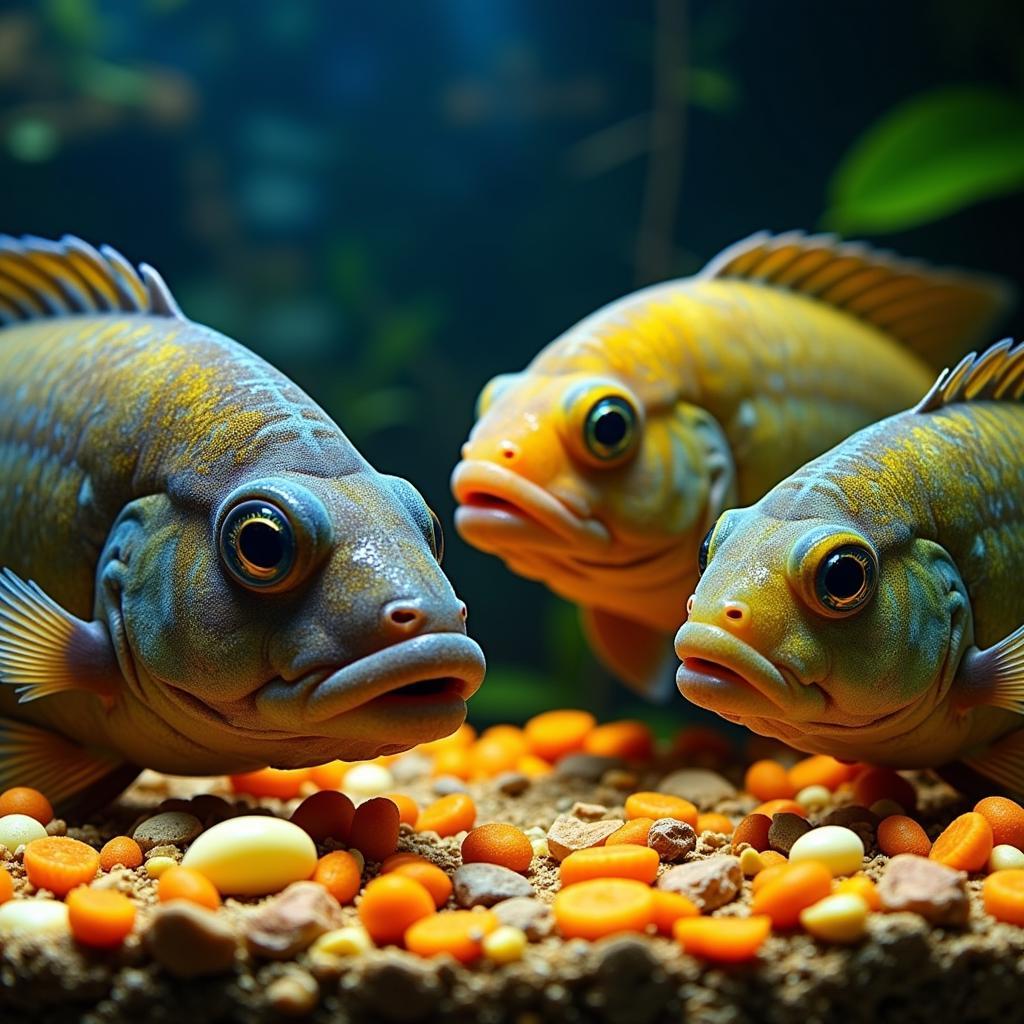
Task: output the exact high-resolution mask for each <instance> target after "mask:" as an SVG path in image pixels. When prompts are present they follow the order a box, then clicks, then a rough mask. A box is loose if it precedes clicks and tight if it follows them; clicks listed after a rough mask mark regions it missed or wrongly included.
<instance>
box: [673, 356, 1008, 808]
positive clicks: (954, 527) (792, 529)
mask: <svg viewBox="0 0 1024 1024" xmlns="http://www.w3.org/2000/svg"><path fill="white" fill-rule="evenodd" d="M1022 397H1024V345H1019V346H1017V347H1016V348H1011V343H1010V342H1008V341H1004V342H1001V343H1000V344H998V345H995V346H993V347H992V348H990V349H989V350H988V351H987V352H986V353H985V354H984V355H982V356H981V357H980V358H978V357H976V356H974V355H971V356H968V357H966V358H965V359H964V360H962V361H961V362H960V364H959V365H958V366H957V367H956V368H955V369H954V370H953V372H952V373H949V372H946V373H943V375H942V376H941V377H940V378H939V380H938V382H937V383H936V384H935V385H934V386H933V387H932V389H931V390H930V391H929V392H928V393H927V394H926V395H925V397H924V398H923V399H922V400H921V401H920V402H919V403H918V405H917V406H916V407H915V408H913V409H911V410H910V411H909V412H904V413H901V414H899V415H897V416H892V417H890V418H889V419H886V420H883V421H882V422H880V423H877V424H875V425H873V426H870V427H867V428H866V429H864V430H862V431H860V432H859V433H857V434H855V435H853V437H851V438H849V439H848V440H846V441H844V442H843V443H842V444H840V445H838V446H837V447H835V448H834V449H833V450H832V451H830V452H828V453H826V454H825V455H822V456H821V457H820V458H817V459H815V460H814V461H813V462H811V463H809V464H808V465H806V466H804V467H803V468H802V469H800V470H798V471H797V472H796V473H794V474H792V475H791V476H790V477H788V478H787V479H786V480H784V481H783V482H782V483H780V484H778V485H777V486H776V487H775V488H774V489H773V490H771V491H769V492H768V493H767V494H766V495H765V496H764V497H763V498H762V499H761V500H760V501H759V502H757V504H756V505H753V506H752V507H750V508H745V509H734V510H732V511H729V512H726V513H725V514H724V515H723V516H721V518H720V519H719V520H718V523H717V524H716V525H715V526H714V528H713V529H712V530H711V532H710V533H709V534H708V537H707V539H706V541H705V543H704V546H703V548H702V552H701V564H702V566H704V573H703V575H702V577H701V579H700V582H699V583H698V584H697V588H696V591H695V592H694V594H693V597H692V598H691V599H690V604H689V618H688V620H687V622H686V623H685V624H684V625H683V626H682V628H681V629H680V630H679V633H678V635H677V637H676V652H677V653H678V655H679V657H680V658H681V659H682V662H683V663H682V666H681V667H680V669H679V672H678V676H677V683H678V686H679V689H680V691H681V692H682V694H683V696H685V697H687V698H688V699H689V700H691V701H693V702H694V703H695V704H699V705H701V706H703V707H707V708H711V709H712V710H714V711H717V712H718V713H719V714H720V715H722V716H723V717H724V718H727V719H729V720H730V721H733V722H740V723H742V724H743V725H746V726H748V727H749V728H751V729H753V730H754V731H755V732H758V733H761V734H763V735H766V736H775V737H777V738H779V739H781V740H784V741H785V742H786V743H789V744H791V745H792V746H794V747H797V748H799V749H801V750H807V751H812V752H817V753H827V754H832V755H834V756H835V757H839V758H843V759H846V760H864V761H868V762H870V763H873V764H883V765H889V766H892V767H894V768H928V767H938V766H943V765H948V764H950V763H951V762H962V763H963V764H965V765H966V766H967V767H968V768H969V769H971V770H972V771H973V772H974V773H978V774H980V775H981V776H984V777H986V778H987V779H992V780H995V781H996V782H997V783H999V784H1000V785H1002V786H1004V787H1005V788H1007V789H1009V790H1012V791H1015V792H1017V793H1021V792H1024V729H1022V726H1024V718H1022V717H1021V716H1022V715H1024V626H1022V623H1024V587H1022V586H1021V580H1022V579H1024V402H1022V401H1021V398H1022Z"/></svg>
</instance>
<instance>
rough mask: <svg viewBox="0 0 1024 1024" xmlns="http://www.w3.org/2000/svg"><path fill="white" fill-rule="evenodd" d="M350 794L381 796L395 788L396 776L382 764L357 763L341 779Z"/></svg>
mask: <svg viewBox="0 0 1024 1024" xmlns="http://www.w3.org/2000/svg"><path fill="white" fill-rule="evenodd" d="M341 788H342V789H343V790H344V791H345V792H346V793H348V795H349V796H355V797H371V796H381V795H382V794H384V793H388V792H390V791H391V790H392V789H394V788H395V778H394V776H393V775H392V774H391V772H389V771H388V770H387V768H385V767H384V765H382V764H355V765H353V766H352V767H351V768H349V770H348V771H347V772H345V778H344V779H342V781H341Z"/></svg>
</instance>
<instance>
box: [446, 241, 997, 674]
mask: <svg viewBox="0 0 1024 1024" xmlns="http://www.w3.org/2000/svg"><path fill="white" fill-rule="evenodd" d="M1004 298H1005V293H1004V290H1003V289H1002V288H1001V287H1000V286H998V285H996V284H994V283H993V282H991V281H987V280H982V279H980V278H975V277H969V276H967V275H962V274H956V273H946V272H939V271H934V270H930V269H927V268H924V267H921V266H920V265H918V264H912V263H907V262H903V261H900V260H897V259H895V258H893V257H891V256H888V255H886V254H883V253H877V252H872V251H871V250H870V249H868V248H866V247H864V246H860V245H849V244H841V243H838V242H836V241H835V240H834V239H832V238H829V237H807V236H804V235H801V234H789V235H780V236H778V237H770V236H768V235H758V236H755V237H754V238H752V239H748V240H747V241H746V242H741V243H739V244H738V245H736V246H733V247H732V248H730V249H728V250H726V251H725V252H724V253H723V254H722V255H721V256H719V257H718V258H717V259H715V260H714V261H713V262H712V263H711V264H710V265H709V266H708V267H707V268H706V269H705V270H704V271H703V272H702V273H700V274H698V275H697V276H695V277H692V278H687V279H685V280H680V281H670V282H667V283H665V284H659V285H656V286H654V287H652V288H647V289H644V290H643V291H640V292H636V293H635V294H633V295H628V296H626V297H625V298H623V299H620V300H619V301H617V302H614V303H612V304H611V305H610V306H606V307H605V308H604V309H601V310H599V311H598V312H596V313H594V314H593V315H592V316H589V317H587V318H586V319H585V320H583V321H581V322H580V323H578V324H577V325H576V326H574V327H572V328H570V329H569V330H568V331H567V332H566V333H565V334H563V335H562V336H561V337H560V338H558V339H556V340H555V341H553V342H552V343H551V344H550V345H548V346H547V347H546V348H544V349H543V350H542V351H541V352H540V353H539V355H537V357H536V358H535V359H534V360H533V362H532V363H530V365H529V366H528V367H527V368H526V369H525V370H524V371H523V372H522V373H517V374H507V375H505V376H502V377H498V378H495V380H494V381H492V382H491V383H490V384H489V385H488V386H487V387H486V388H485V389H484V391H483V392H482V394H481V396H480V401H479V406H478V417H479V418H478V422H477V423H476V425H475V426H474V428H473V431H472V433H471V434H470V437H469V440H468V442H467V443H466V445H465V446H464V448H463V451H462V461H461V462H460V463H459V465H458V466H457V467H456V469H455V471H454V474H453V476H452V489H453V491H454V493H455V496H456V498H457V499H458V501H459V503H460V506H461V507H460V508H459V510H458V512H457V514H456V525H457V528H458V530H459V532H460V533H461V535H462V536H463V537H464V538H465V539H466V540H468V541H469V542H470V543H471V544H474V545H475V546H477V547H479V548H481V549H482V550H484V551H488V552H493V553H495V554H497V555H499V556H500V557H501V558H502V559H503V560H504V561H505V562H506V563H507V564H508V565H509V567H510V568H511V569H513V570H514V571H515V572H518V573H520V574H521V575H523V576H526V577H529V578H531V579H537V580H542V581H543V582H545V583H546V584H547V585H548V586H549V587H550V588H551V589H552V590H554V591H555V592H556V593H558V594H560V595H562V596H563V597H566V598H568V599H569V600H570V601H573V602H575V603H577V604H578V605H579V606H580V607H581V610H582V612H583V618H584V625H585V628H586V630H587V633H588V635H589V638H590V641H591V644H592V646H593V647H594V649H595V651H596V652H597V653H598V655H599V656H600V657H601V658H602V659H603V660H604V661H605V662H606V664H607V665H608V666H609V667H610V668H611V669H612V670H613V671H614V672H615V673H616V674H618V675H619V676H620V677H621V678H622V679H624V680H625V681H627V682H629V683H631V684H633V685H634V686H635V687H637V688H639V689H642V690H643V691H644V692H651V691H653V690H654V689H655V687H656V686H657V684H658V682H659V681H660V680H661V679H670V678H671V675H670V671H669V669H670V667H671V666H674V662H672V661H671V658H672V652H671V637H672V635H673V634H674V633H675V630H676V629H677V628H678V626H679V623H680V621H681V620H682V619H683V614H684V613H683V608H684V603H685V601H686V598H687V595H688V594H690V593H691V591H692V590H693V586H694V583H695V582H696V577H697V549H698V547H699V546H700V540H701V537H702V536H703V535H704V533H705V532H706V531H707V529H708V527H709V526H710V525H711V523H713V522H714V521H715V520H716V519H717V518H718V516H719V515H720V514H721V512H722V511H723V510H724V509H727V508H730V507H732V506H734V505H737V504H749V503H750V502H752V501H756V500H757V499H758V498H759V497H761V495H762V494H764V492H765V491H766V490H768V488H769V487H771V486H772V485H773V484H775V483H777V482H778V481H779V480H781V479H782V478H783V477H784V476H786V475H787V474H788V473H791V472H792V471H793V470H795V469H797V468H798V467H799V466H801V465H802V464H803V463H805V462H806V461H807V460H808V459H811V458H813V457H814V456H816V455H819V454H820V453H821V452H823V451H825V450H826V449H828V448H830V447H831V446H832V445H834V444H836V443H837V442H838V441H840V440H842V439H843V438H844V437H847V436H848V435H849V434H851V433H853V431H855V430H858V429H860V428H861V427H863V426H866V425H867V424H868V423H871V422H874V421H875V420H877V419H879V418H881V417H882V416H888V415H891V414H892V413H894V412H897V411H898V410H900V409H905V408H906V407H907V406H908V405H910V404H911V403H913V402H914V401H915V400H916V399H917V397H919V396H920V395H921V394H922V393H923V392H924V391H925V389H926V388H927V387H928V385H929V383H930V382H931V380H932V379H933V377H934V374H935V371H936V369H938V368H939V367H941V366H943V365H946V364H947V363H948V362H949V361H950V360H951V359H958V358H959V357H960V356H961V355H962V354H963V353H964V352H965V351H967V349H968V348H969V347H970V346H971V344H972V343H973V342H974V341H976V340H977V339H978V338H979V337H983V336H986V335H985V333H984V332H986V331H987V329H988V325H989V324H990V321H991V320H992V318H993V316H994V315H995V314H996V313H997V312H998V310H999V307H1000V306H1001V305H1002V303H1003V299H1004Z"/></svg>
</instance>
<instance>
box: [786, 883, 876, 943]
mask: <svg viewBox="0 0 1024 1024" xmlns="http://www.w3.org/2000/svg"><path fill="white" fill-rule="evenodd" d="M867 921H868V905H867V903H866V902H865V901H864V899H863V897H861V896H858V895H857V894H856V893H853V892H837V893H834V894H833V895H831V896H826V897H825V898H824V899H823V900H819V901H818V902H817V903H815V904H812V905H811V906H809V907H807V908H806V909H805V910H802V911H801V912H800V924H801V925H803V927H804V929H805V930H806V931H808V932H809V933H810V934H811V935H813V936H814V937H815V938H816V939H821V940H822V942H857V941H858V940H859V939H861V938H863V936H864V933H865V931H866V930H867Z"/></svg>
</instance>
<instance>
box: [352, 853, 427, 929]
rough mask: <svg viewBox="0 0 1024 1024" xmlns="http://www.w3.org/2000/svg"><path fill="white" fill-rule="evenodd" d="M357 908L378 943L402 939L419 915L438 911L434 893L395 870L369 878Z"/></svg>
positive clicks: (360, 917) (360, 918) (364, 925)
mask: <svg viewBox="0 0 1024 1024" xmlns="http://www.w3.org/2000/svg"><path fill="white" fill-rule="evenodd" d="M356 909H357V911H358V914H359V920H360V921H362V923H363V927H364V928H365V929H366V930H367V932H369V934H370V938H372V939H373V941H374V942H375V943H377V945H379V946H383V945H387V944H388V943H399V942H401V941H402V939H403V937H404V936H405V933H406V931H407V930H408V929H409V928H410V927H411V926H412V925H413V924H415V923H416V922H417V921H419V920H420V918H423V917H428V916H429V915H430V914H434V913H436V910H435V907H434V898H433V896H431V895H430V893H429V892H428V891H427V890H426V889H425V888H424V887H423V886H422V885H420V883H419V882H417V881H414V880H413V879H412V878H406V877H404V876H402V875H399V874H396V873H395V872H394V871H392V872H390V873H389V874H387V875H381V876H379V877H378V878H374V879H372V880H371V881H370V882H368V883H367V885H366V889H365V890H364V891H363V895H362V899H360V901H359V906H358V907H357V908H356Z"/></svg>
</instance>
